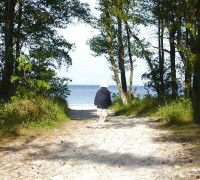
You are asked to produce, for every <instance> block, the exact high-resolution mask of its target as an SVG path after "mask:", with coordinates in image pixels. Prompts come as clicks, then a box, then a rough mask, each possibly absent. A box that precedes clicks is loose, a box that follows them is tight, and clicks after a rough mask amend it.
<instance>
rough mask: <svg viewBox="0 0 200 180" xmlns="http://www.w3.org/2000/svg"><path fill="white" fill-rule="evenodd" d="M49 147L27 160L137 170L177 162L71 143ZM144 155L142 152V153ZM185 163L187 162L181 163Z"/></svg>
mask: <svg viewBox="0 0 200 180" xmlns="http://www.w3.org/2000/svg"><path fill="white" fill-rule="evenodd" d="M47 147H48V146H45V147H44V146H43V148H42V150H41V151H39V152H38V153H36V154H32V155H28V156H29V157H27V158H29V159H30V158H32V159H33V160H45V161H58V160H59V161H64V162H65V161H68V160H70V161H75V162H79V163H85V162H90V163H96V164H106V165H108V166H112V167H116V166H117V167H126V168H134V167H135V168H136V167H148V166H157V165H161V164H162V165H163V164H167V165H169V166H170V165H173V164H176V163H177V162H176V161H174V160H170V159H167V158H166V159H162V158H157V157H153V156H146V157H138V156H136V155H134V154H130V153H120V152H115V153H111V152H109V151H106V150H100V149H99V150H98V149H97V150H94V146H93V145H84V146H77V145H76V144H74V143H71V142H63V143H61V144H56V147H57V149H55V150H51V149H49V148H47ZM45 148H46V149H45ZM141 154H142V152H141ZM181 163H185V162H183V161H182V162H181Z"/></svg>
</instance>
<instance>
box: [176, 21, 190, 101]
mask: <svg viewBox="0 0 200 180" xmlns="http://www.w3.org/2000/svg"><path fill="white" fill-rule="evenodd" d="M180 24H181V22H180ZM187 36H188V33H187V32H186V47H183V45H182V32H181V28H178V29H177V46H178V52H179V55H180V57H181V59H182V61H183V64H184V71H185V86H184V94H185V97H187V98H189V97H190V98H191V97H192V90H191V87H192V68H191V62H190V60H189V59H188V58H187V55H186V54H185V53H184V51H183V49H185V48H188V47H187Z"/></svg>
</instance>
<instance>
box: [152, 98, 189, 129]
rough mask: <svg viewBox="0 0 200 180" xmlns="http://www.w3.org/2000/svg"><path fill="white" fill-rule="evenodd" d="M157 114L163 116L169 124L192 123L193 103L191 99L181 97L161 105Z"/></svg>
mask: <svg viewBox="0 0 200 180" xmlns="http://www.w3.org/2000/svg"><path fill="white" fill-rule="evenodd" d="M155 115H156V116H159V117H161V118H163V119H164V120H165V121H166V123H167V124H168V125H173V124H177V125H178V124H187V123H191V122H192V120H193V118H192V103H191V100H189V99H184V98H179V99H177V100H176V101H172V102H170V103H166V104H165V105H163V106H161V107H159V109H158V111H157V113H156V114H155Z"/></svg>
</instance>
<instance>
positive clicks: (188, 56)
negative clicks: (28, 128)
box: [0, 0, 200, 132]
mask: <svg viewBox="0 0 200 180" xmlns="http://www.w3.org/2000/svg"><path fill="white" fill-rule="evenodd" d="M97 10H98V11H99V13H100V16H99V17H95V16H94V15H93V14H92V13H91V10H90V7H89V5H88V4H87V3H81V2H80V1H79V0H73V1H72V0H57V1H52V0H33V1H30V0H4V1H1V2H0V97H1V107H0V129H1V131H2V132H3V131H7V130H8V129H9V130H12V129H15V128H16V127H18V126H19V125H20V124H25V125H26V124H28V123H30V122H34V123H35V124H37V125H38V124H41V125H42V124H43V122H40V121H45V122H46V123H47V124H51V121H54V120H57V119H63V117H65V116H66V117H67V115H66V108H67V105H66V102H65V100H63V99H65V98H66V97H67V96H68V95H69V90H68V88H67V84H68V82H69V81H70V80H69V79H68V78H67V77H66V78H59V77H58V76H57V75H56V70H58V69H59V68H61V67H62V66H65V67H66V68H70V66H71V65H72V59H71V57H70V55H69V52H70V51H71V50H72V49H73V44H70V43H69V42H67V41H66V40H65V39H64V37H62V36H61V35H59V34H58V33H57V30H58V29H65V28H67V26H68V25H70V24H73V23H74V19H77V21H78V22H82V23H86V24H89V25H91V26H92V27H93V28H95V29H98V30H99V34H98V35H97V36H94V37H93V38H92V39H90V40H89V41H88V44H89V46H90V49H91V50H92V51H93V52H94V53H95V56H102V55H103V56H105V57H106V58H107V60H108V62H109V64H110V68H111V70H112V72H113V79H114V80H115V82H116V84H117V87H118V89H119V92H120V97H116V99H118V98H119V101H120V103H119V106H121V107H122V106H123V107H124V108H125V110H124V111H126V110H127V109H128V108H129V109H130V108H133V107H132V106H131V105H134V107H135V106H137V105H138V99H137V97H135V94H134V92H133V90H132V85H133V83H134V79H133V73H134V62H135V59H137V58H141V59H144V60H145V61H146V63H147V65H148V71H147V72H146V73H145V74H143V76H142V78H143V79H145V80H146V84H145V86H146V87H147V88H151V89H153V90H154V91H155V92H156V97H151V102H152V101H154V100H155V99H156V103H158V102H159V103H158V104H159V105H163V104H166V103H173V102H177V101H179V102H180V104H179V106H177V107H175V109H178V108H179V107H181V106H184V103H185V102H186V101H187V105H186V106H185V107H186V110H188V109H190V108H191V111H190V113H191V116H192V117H191V118H192V121H193V122H194V123H197V124H200V116H199V112H200V1H199V0H187V1H183V0H99V1H97ZM146 27H148V28H149V27H151V28H152V36H153V37H154V39H155V40H156V42H157V45H156V46H155V45H153V44H152V43H151V42H150V41H149V40H148V39H145V37H141V36H140V31H142V29H145V28H146ZM127 72H129V73H130V75H129V77H130V78H129V79H127ZM178 74H181V75H182V77H183V78H184V80H183V81H182V78H180V76H178ZM128 87H129V88H128ZM141 101H142V100H141ZM116 102H117V101H116ZM135 102H137V103H135ZM181 104H182V105H181ZM188 104H189V105H188ZM154 105H155V104H152V106H154ZM127 107H128V108H127ZM126 108H127V109H126ZM184 111H185V110H184ZM49 112H51V113H49ZM61 116H62V117H61ZM52 123H53V122H52Z"/></svg>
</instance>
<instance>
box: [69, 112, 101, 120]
mask: <svg viewBox="0 0 200 180" xmlns="http://www.w3.org/2000/svg"><path fill="white" fill-rule="evenodd" d="M69 116H70V118H71V119H72V120H94V119H97V115H96V110H74V109H73V110H69Z"/></svg>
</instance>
